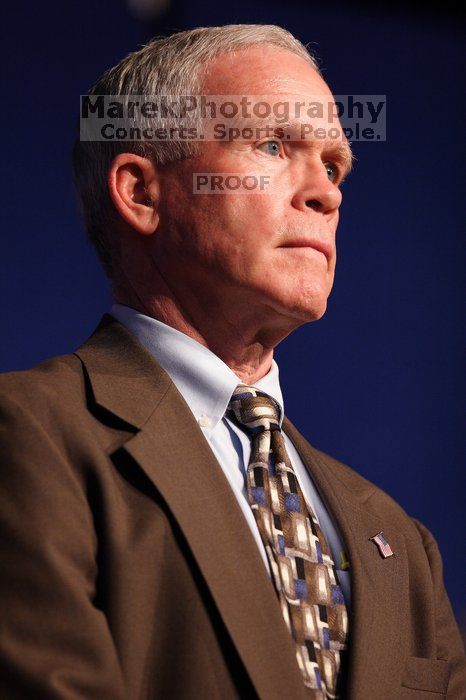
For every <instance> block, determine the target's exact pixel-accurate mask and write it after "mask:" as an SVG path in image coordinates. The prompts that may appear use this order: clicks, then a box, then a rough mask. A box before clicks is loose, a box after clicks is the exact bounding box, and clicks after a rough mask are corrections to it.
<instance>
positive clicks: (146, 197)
mask: <svg viewBox="0 0 466 700" xmlns="http://www.w3.org/2000/svg"><path fill="white" fill-rule="evenodd" d="M107 182H108V188H109V192H110V196H111V198H112V201H113V203H114V205H115V208H116V210H117V212H118V213H119V214H120V216H121V218H122V219H124V221H126V223H127V224H129V225H130V226H131V228H133V229H135V231H137V232H138V233H141V234H143V235H146V236H147V235H150V234H152V233H154V231H155V230H156V229H157V226H158V223H159V213H158V207H159V195H160V186H159V181H158V173H157V168H156V166H155V165H154V163H152V161H151V160H149V159H148V158H143V157H142V156H138V155H136V154H134V153H120V154H119V155H118V156H116V158H114V160H113V161H112V164H111V166H110V169H109V171H108V180H107Z"/></svg>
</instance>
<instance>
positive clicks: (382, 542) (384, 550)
mask: <svg viewBox="0 0 466 700" xmlns="http://www.w3.org/2000/svg"><path fill="white" fill-rule="evenodd" d="M369 539H370V540H372V542H375V544H376V545H377V548H378V550H379V552H380V554H381V556H382V557H383V558H384V559H387V558H388V557H393V556H394V553H393V552H392V548H391V547H390V545H389V544H388V542H387V540H386V539H385V537H384V536H383V532H378V533H377V534H376V535H374V537H369Z"/></svg>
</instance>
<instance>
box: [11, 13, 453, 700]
mask: <svg viewBox="0 0 466 700" xmlns="http://www.w3.org/2000/svg"><path fill="white" fill-rule="evenodd" d="M91 93H92V94H93V95H172V96H173V95H175V96H180V95H207V96H209V95H214V96H232V95H233V96H258V95H259V96H264V95H266V96H267V99H268V100H269V101H270V102H274V103H276V104H278V103H280V104H282V105H283V104H285V103H286V104H290V103H293V102H295V101H296V99H300V100H307V99H311V97H312V96H315V95H320V99H321V100H323V101H324V102H327V103H329V104H332V103H333V98H332V95H331V92H330V91H329V88H328V87H327V85H326V84H325V82H324V81H323V80H322V77H321V76H320V74H319V72H318V70H317V67H316V65H315V63H314V61H313V59H312V58H311V57H310V56H309V55H308V54H307V52H306V50H305V49H304V47H303V46H302V45H301V44H300V43H299V42H298V41H297V40H296V39H294V38H293V37H292V36H291V35H290V34H289V33H288V32H285V31H284V30H282V29H280V28H278V27H273V26H260V25H258V26H255V25H237V26H226V27H215V28H208V29H205V28H201V29H195V30H192V31H189V32H183V33H180V34H175V35H173V36H172V37H170V38H168V39H163V40H156V41H153V42H151V43H150V44H148V45H147V46H146V47H143V48H142V49H141V50H139V51H137V52H135V53H134V54H130V55H129V56H128V57H127V58H126V59H124V60H123V61H122V62H121V63H120V64H118V66H116V67H115V68H113V69H111V70H110V71H109V72H108V73H106V74H105V75H104V76H103V77H102V78H101V79H100V81H99V82H98V83H97V84H96V85H95V86H94V88H93V90H92V91H91ZM254 99H255V98H254ZM254 99H253V100H252V104H254ZM262 101H263V100H262ZM252 111H253V112H254V110H252ZM277 114H278V112H277ZM277 114H276V115H275V116H277ZM178 116H179V115H178ZM256 117H257V115H255V116H254V115H253V117H250V116H248V117H245V118H244V120H243V121H242V122H241V119H240V123H241V124H242V125H243V126H244V125H246V126H248V127H249V128H250V127H251V126H253V132H252V136H251V132H248V131H245V132H242V137H241V138H238V139H236V138H229V139H226V140H215V139H213V138H210V139H206V140H205V141H203V142H201V138H199V139H198V140H197V141H196V142H195V143H190V142H188V141H183V140H182V139H179V140H178V141H176V140H171V141H167V142H164V141H163V140H161V141H160V142H158V141H154V142H151V143H146V142H144V143H140V142H134V141H133V142H124V143H111V144H109V143H101V142H97V141H94V142H92V141H89V142H84V141H78V142H77V143H76V147H75V154H74V167H75V176H76V182H77V187H78V191H79V193H80V196H81V200H82V205H83V213H84V216H85V220H86V226H87V230H88V233H89V235H90V238H91V240H92V241H93V243H94V244H95V246H96V248H97V251H98V253H99V255H100V258H101V260H102V263H103V265H104V267H105V270H106V271H107V274H108V275H109V277H110V279H111V283H112V292H113V298H114V302H115V303H114V306H113V307H112V310H111V314H106V315H105V316H104V317H103V319H102V320H101V322H100V324H99V326H98V328H97V329H96V331H95V332H94V334H93V335H92V336H91V338H89V339H88V340H87V341H86V342H85V343H84V344H83V345H82V346H81V347H80V348H79V349H78V350H77V351H76V352H75V353H73V354H70V355H65V356H62V357H58V358H54V359H51V360H49V361H47V362H43V363H41V364H40V365H38V366H37V367H34V368H32V369H30V370H28V371H26V372H18V373H11V374H8V375H4V376H3V377H2V379H1V385H0V386H1V395H2V397H1V402H0V412H1V445H2V453H1V454H2V469H1V488H0V499H1V508H0V528H1V529H0V532H1V541H2V548H1V556H2V575H1V579H0V581H1V584H0V585H1V590H0V600H1V603H2V611H1V620H2V623H1V624H2V634H1V637H0V697H1V698H5V699H8V698H47V699H49V698H50V699H53V698H66V699H76V698H86V699H90V698H96V699H97V698H98V699H99V700H100V699H103V698H105V699H107V698H108V699H112V700H113V699H117V698H118V699H120V698H125V699H126V700H128V699H133V698H138V699H142V698H147V699H152V698H177V699H179V698H209V700H210V699H211V698H219V699H220V698H222V699H229V698H253V697H259V698H261V699H263V700H279V699H281V698H309V697H311V698H326V697H328V698H334V697H339V698H343V697H347V698H354V699H355V700H400V699H403V698H406V699H407V698H412V699H414V698H419V699H421V698H426V699H427V698H430V697H436V698H437V697H448V698H462V697H463V694H464V689H465V688H466V667H465V660H464V650H463V648H462V643H461V640H460V636H459V633H458V629H457V627H456V624H455V621H454V618H453V615H452V611H451V607H450V604H449V601H448V598H447V595H446V592H445V589H444V585H443V581H442V568H441V559H440V555H439V552H438V549H437V545H436V543H435V541H434V539H433V538H432V535H431V534H430V533H429V532H428V531H427V530H426V528H425V527H424V526H423V525H422V524H421V523H419V522H417V521H415V520H412V519H411V518H410V517H409V516H408V515H406V513H405V512H404V511H403V510H402V509H401V508H400V507H399V506H398V505H397V504H396V503H394V502H393V501H392V500H391V499H390V498H389V497H388V496H387V495H386V494H384V493H383V492H382V491H380V490H379V489H378V488H377V487H376V486H374V485H373V484H371V483H369V482H368V481H366V480H365V479H363V478H362V477H360V476H359V475H357V474H356V473H355V472H354V471H352V470H351V469H349V468H348V467H346V466H344V465H342V464H341V463H339V462H337V461H336V460H334V459H332V458H331V457H329V456H328V455H325V454H323V453H321V452H319V451H318V450H316V449H314V448H313V447H311V445H309V443H308V442H307V441H306V440H305V439H304V438H303V436H302V435H301V434H300V433H299V432H298V430H297V429H296V428H295V427H294V426H293V425H292V424H291V422H290V421H289V420H288V419H287V418H286V417H284V415H283V399H282V395H281V392H280V386H279V381H278V367H277V365H276V363H275V361H274V359H273V351H274V348H275V347H276V346H277V345H278V343H279V342H280V341H281V340H283V338H285V337H286V336H287V335H288V334H289V333H290V332H291V331H292V330H293V329H295V328H297V327H298V326H300V325H302V324H303V323H306V322H310V321H314V320H317V319H319V318H320V317H321V316H322V315H323V313H324V312H325V308H326V302H327V298H328V295H329V293H330V291H331V287H332V283H333V277H334V270H335V232H336V229H337V223H338V210H339V206H340V203H341V192H340V189H339V185H340V184H341V182H342V180H343V178H344V177H345V175H346V174H347V172H348V171H349V169H350V166H351V153H350V150H349V146H348V144H347V142H346V140H345V138H344V136H343V134H342V131H341V127H340V128H339V129H337V130H336V131H337V132H338V133H335V131H332V132H331V133H332V135H330V131H329V130H328V127H329V112H324V113H322V115H320V116H316V117H315V118H314V120H313V127H314V129H318V128H323V129H325V128H327V131H326V138H323V139H319V138H314V137H313V136H312V134H315V133H316V132H315V131H312V132H310V131H306V132H305V133H306V135H307V137H306V138H298V137H297V135H296V134H297V132H300V127H301V123H300V120H299V119H298V120H297V123H291V121H292V120H288V121H289V122H290V123H288V121H287V123H286V124H285V125H284V126H283V125H282V126H283V130H282V131H280V130H278V129H277V130H276V131H273V132H272V134H268V136H267V138H260V139H258V138H256V132H255V130H254V121H255V119H256ZM174 119H175V123H176V119H177V115H175V117H174ZM251 119H252V121H251ZM303 119H304V118H302V119H301V122H302V121H303ZM169 121H170V115H168V116H167V122H169ZM259 121H260V119H259ZM235 123H237V122H235ZM288 129H289V131H287V130H288ZM286 133H291V134H292V138H290V139H287V137H286ZM300 133H301V134H302V133H303V132H302V131H301V132H300ZM249 136H251V138H249ZM199 173H203V174H212V173H214V174H218V173H222V174H235V175H236V176H239V178H240V181H241V182H245V180H244V177H246V176H251V177H252V176H257V177H258V179H257V182H269V183H270V189H269V190H268V191H265V192H262V191H259V190H257V191H251V192H250V194H249V195H248V196H245V193H244V191H241V192H236V193H235V192H226V191H223V194H222V195H220V196H219V195H218V194H217V193H216V194H213V192H211V191H205V190H202V191H198V189H197V188H196V187H193V178H194V182H196V179H195V178H196V174H199ZM260 176H262V178H263V179H262V180H261V179H260ZM264 178H265V179H264ZM203 182H204V181H203ZM216 182H217V183H218V181H216ZM348 567H349V568H348Z"/></svg>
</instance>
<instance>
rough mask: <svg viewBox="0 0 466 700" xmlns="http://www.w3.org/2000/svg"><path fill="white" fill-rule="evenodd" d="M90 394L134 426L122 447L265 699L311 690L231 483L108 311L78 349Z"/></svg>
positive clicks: (160, 373) (171, 388)
mask: <svg viewBox="0 0 466 700" xmlns="http://www.w3.org/2000/svg"><path fill="white" fill-rule="evenodd" d="M75 354H76V355H77V356H78V357H80V359H81V360H82V362H83V363H84V365H85V368H86V372H87V375H88V379H89V382H90V385H91V387H92V393H93V399H94V401H95V402H96V403H97V404H98V405H99V406H100V407H101V408H104V409H106V410H107V411H111V412H112V413H115V414H116V415H117V416H119V417H120V418H122V419H123V420H124V421H125V422H127V423H129V424H131V425H133V426H135V428H137V429H138V430H137V432H136V434H135V435H134V436H133V437H131V438H130V439H129V440H127V441H126V442H125V444H124V446H123V448H124V449H125V450H126V451H127V452H128V453H129V454H130V455H131V456H132V458H133V459H134V460H135V461H136V462H137V463H138V464H139V466H140V467H141V468H142V469H143V470H144V472H145V473H146V475H147V476H148V477H149V479H150V480H151V481H152V482H153V483H154V485H155V487H156V488H157V490H158V491H159V492H160V493H161V494H162V496H163V498H164V499H165V501H166V502H167V504H168V507H169V508H170V510H171V512H172V513H173V515H174V517H175V519H176V521H177V523H178V525H179V527H180V528H181V530H182V532H183V534H184V536H185V538H186V540H187V542H188V545H189V547H190V549H191V551H192V553H193V556H194V557H195V559H196V562H197V564H198V566H199V568H200V570H201V572H202V574H203V576H204V579H205V581H206V584H207V586H208V588H209V590H210V592H211V594H212V597H213V599H214V601H215V604H216V606H217V608H218V610H219V613H220V615H221V616H222V618H223V621H224V623H225V625H226V627H227V629H228V631H229V634H230V636H231V638H232V640H233V643H234V644H235V646H236V649H237V651H238V653H239V655H240V657H241V659H242V661H243V664H244V666H245V668H246V670H247V672H248V674H249V677H250V679H251V681H252V683H253V684H254V686H255V688H256V691H257V693H258V695H259V697H261V698H267V700H282V698H284V697H292V698H296V700H300V699H302V700H304V698H305V697H306V695H305V689H304V685H303V682H302V676H301V673H300V671H299V668H298V665H297V662H296V657H295V651H294V645H293V642H292V640H291V637H290V634H289V632H288V629H287V627H286V625H285V622H284V620H283V617H282V613H281V610H280V606H279V604H278V600H277V597H276V594H275V592H274V588H273V585H272V583H271V581H270V578H269V576H268V574H267V572H266V570H265V567H264V565H263V562H262V559H261V557H260V554H259V552H258V549H257V545H256V543H255V540H254V538H253V536H252V533H251V531H250V529H249V526H248V525H247V523H246V521H245V519H244V516H243V514H242V511H241V509H240V506H239V504H238V503H237V501H236V498H235V496H234V494H233V491H232V490H231V487H230V485H229V483H228V481H227V479H226V477H225V475H224V473H223V471H222V469H221V468H220V466H219V464H218V462H217V460H216V458H215V457H214V454H213V452H212V450H211V449H210V447H209V445H208V443H207V441H206V439H205V437H204V435H203V434H202V432H201V430H200V428H199V426H198V424H197V422H196V420H195V419H194V416H193V414H192V412H191V410H190V409H189V407H188V406H187V404H186V402H185V401H184V399H183V397H182V396H181V394H180V393H179V392H178V390H177V388H176V387H175V385H174V384H173V383H172V381H171V380H170V378H169V377H168V375H167V374H166V372H165V371H164V370H163V369H162V368H161V367H160V366H159V365H158V364H157V363H156V362H155V361H154V360H153V358H152V357H151V356H150V355H149V353H147V351H146V350H145V349H144V348H143V347H142V345H140V344H139V343H138V342H137V341H136V340H135V339H134V338H133V336H132V335H131V334H130V333H129V332H128V331H126V329H125V328H124V327H123V326H121V325H120V324H118V323H117V322H116V321H115V320H114V319H113V318H112V317H111V316H109V315H105V316H104V317H103V319H102V322H101V324H100V326H99V327H98V329H97V330H96V332H95V333H94V335H93V336H92V337H91V338H90V339H89V340H88V341H87V343H85V344H84V346H82V347H81V348H80V349H79V350H78V351H77V352H76V353H75Z"/></svg>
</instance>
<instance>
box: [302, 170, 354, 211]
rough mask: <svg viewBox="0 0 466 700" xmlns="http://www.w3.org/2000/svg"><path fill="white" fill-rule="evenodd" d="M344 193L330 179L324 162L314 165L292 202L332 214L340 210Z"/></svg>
mask: <svg viewBox="0 0 466 700" xmlns="http://www.w3.org/2000/svg"><path fill="white" fill-rule="evenodd" d="M341 200H342V194H341V192H340V189H339V188H338V187H337V185H335V184H334V183H333V182H332V181H331V180H329V179H328V175H327V169H326V167H325V165H324V164H323V163H321V164H320V166H319V165H313V166H312V167H311V168H309V170H308V172H307V173H306V177H305V178H303V180H302V182H301V186H300V187H299V189H298V191H297V192H296V193H295V194H294V196H293V200H292V204H293V206H294V207H296V208H297V209H300V210H301V211H305V210H306V209H313V210H314V211H317V212H320V213H322V214H326V215H329V214H330V215H331V214H333V213H334V212H335V211H337V210H338V207H339V206H340V204H341Z"/></svg>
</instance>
